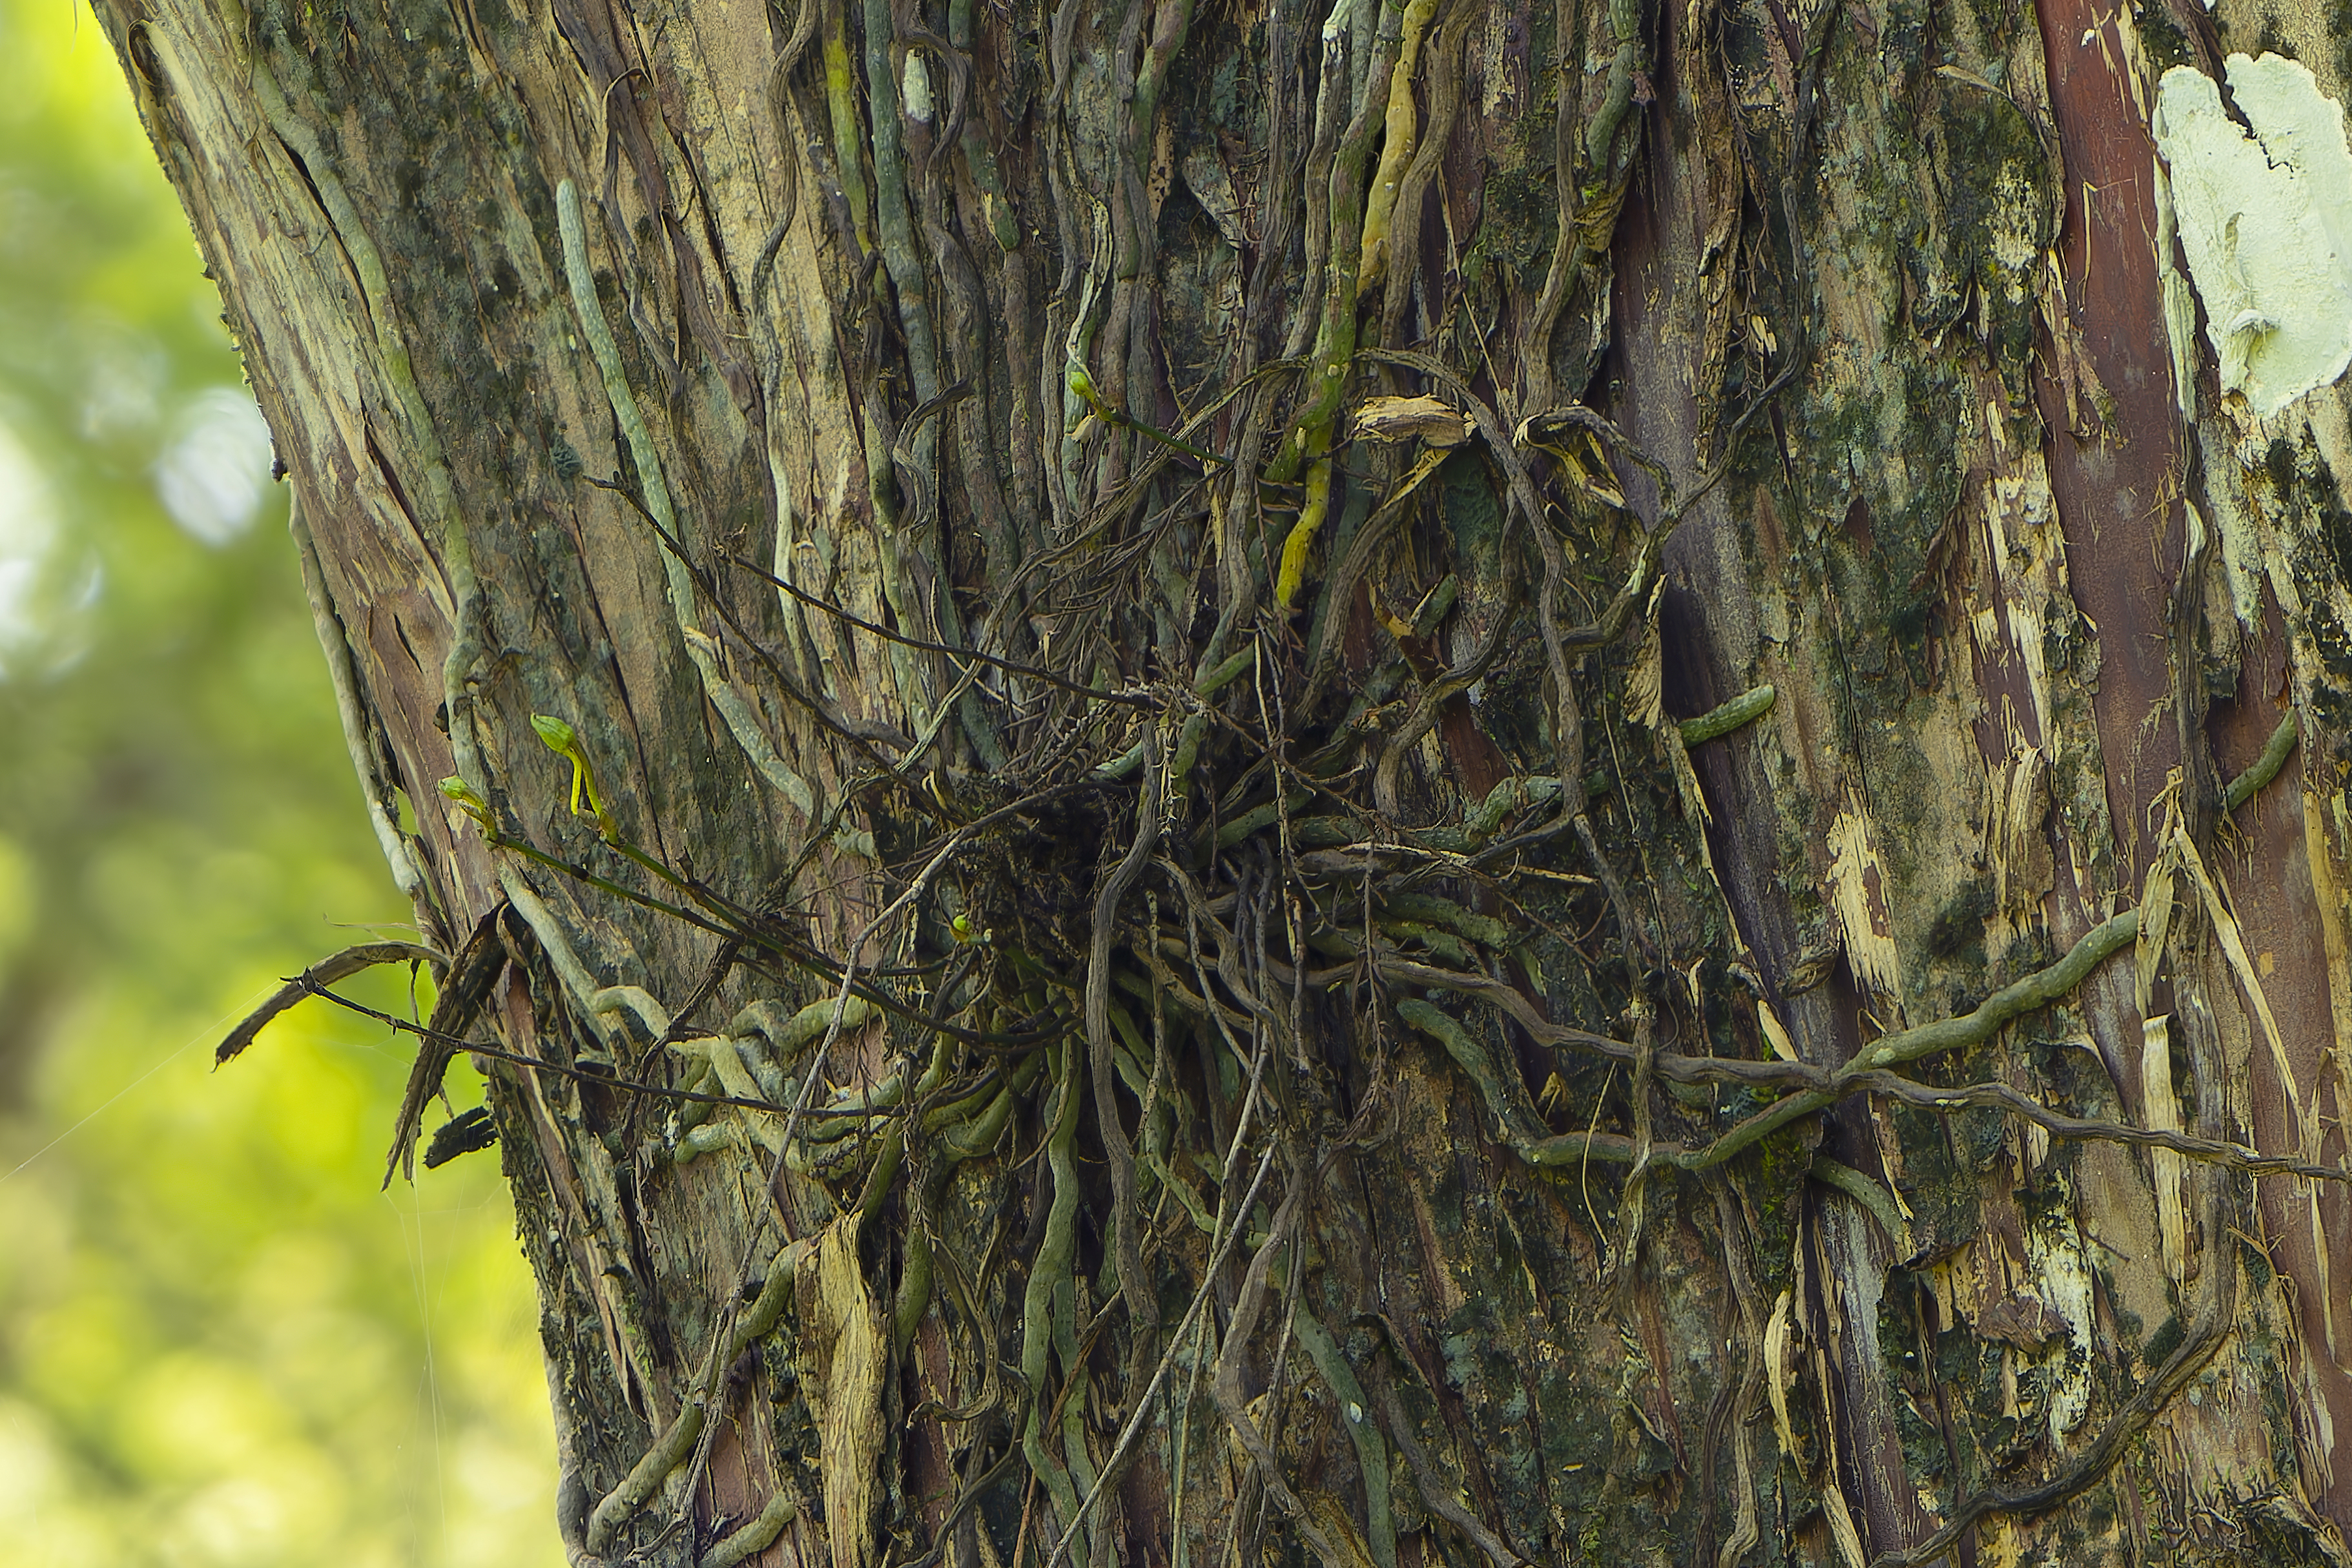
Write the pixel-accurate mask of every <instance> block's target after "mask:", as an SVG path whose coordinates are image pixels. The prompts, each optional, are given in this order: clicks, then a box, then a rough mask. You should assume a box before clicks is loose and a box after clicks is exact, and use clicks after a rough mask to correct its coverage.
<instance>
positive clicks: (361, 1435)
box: [0, 0, 562, 1568]
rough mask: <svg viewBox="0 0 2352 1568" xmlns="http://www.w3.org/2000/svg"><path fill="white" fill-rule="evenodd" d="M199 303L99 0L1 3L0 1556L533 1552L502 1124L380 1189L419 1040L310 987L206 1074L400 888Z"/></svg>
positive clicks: (389, 998)
mask: <svg viewBox="0 0 2352 1568" xmlns="http://www.w3.org/2000/svg"><path fill="white" fill-rule="evenodd" d="M219 310H220V305H219V300H217V298H216V297H215V293H214V290H213V288H212V285H211V284H210V283H209V282H207V281H206V280H205V278H204V276H203V273H202V263H201V260H200V258H198V256H197V254H196V252H195V249H194V245H193V244H192V243H191V241H190V238H189V235H188V229H187V225H186V221H185V219H184V217H183V216H181V213H180V210H179V207H178V205H177V203H176V202H175V201H174V200H173V196H172V195H171V192H170V190H169V189H168V188H167V187H166V185H165V184H164V183H163V177H162V174H160V172H159V171H158V170H157V168H156V164H155V159H154V155H153V153H152V150H151V149H150V147H149V146H148V143H147V141H146V138H145V136H144V134H143V132H142V131H141V130H140V127H139V124H138V121H137V119H136V117H135V115H134V114H133V112H132V110H131V103H130V99H129V94H128V93H127V91H126V90H125V88H124V86H123V82H122V79H121V72H120V70H119V68H117V65H116V63H115V60H114V58H113V56H112V54H111V52H110V50H109V49H108V47H107V46H106V41H105V39H104V37H103V36H102V35H101V34H100V32H99V30H98V27H97V26H96V25H95V24H94V23H93V22H92V21H91V20H90V18H89V16H86V15H82V14H79V12H78V11H77V9H76V8H75V7H74V5H72V4H70V0H0V1568H15V1565H16V1564H19V1563H24V1564H33V1563H41V1564H49V1563H59V1564H64V1563H72V1564H81V1563H170V1564H173V1565H174V1568H182V1565H185V1568H195V1565H199V1564H211V1563H222V1564H230V1563H234V1564H239V1565H247V1564H256V1565H257V1564H268V1563H319V1562H335V1563H352V1564H374V1563H387V1564H389V1563H418V1564H425V1563H431V1564H442V1563H451V1564H456V1563H501V1564H507V1563H540V1562H544V1563H558V1562H560V1561H561V1560H562V1558H561V1551H560V1549H559V1548H558V1547H557V1545H556V1543H555V1531H554V1529H553V1517H552V1489H553V1461H552V1452H551V1450H552V1446H553V1440H552V1436H551V1433H550V1430H549V1425H548V1415H547V1402H546V1393H545V1385H544V1384H543V1381H542V1378H541V1371H540V1355H539V1342H538V1335H537V1333H536V1332H535V1326H536V1313H535V1310H534V1308H533V1306H532V1303H531V1300H530V1284H529V1280H528V1278H527V1276H526V1273H525V1271H524V1268H523V1265H522V1262H521V1259H520V1257H519V1256H518V1254H517V1250H516V1247H515V1244H514V1240H513V1236H512V1224H513V1221H512V1212H511V1209H510V1208H509V1205H508V1203H507V1199H506V1194H505V1192H504V1189H503V1188H502V1186H501V1185H500V1184H499V1180H498V1171H497V1164H496V1156H495V1155H474V1156H472V1157H470V1158H467V1159H465V1160H462V1161H460V1162H458V1163H456V1164H454V1165H451V1166H448V1167H446V1168H445V1169H443V1170H440V1171H436V1172H429V1173H427V1172H420V1173H419V1180H418V1184H417V1185H416V1186H415V1187H414V1188H412V1187H409V1186H407V1185H405V1184H398V1185H395V1187H394V1189H393V1191H392V1192H390V1193H389V1194H383V1193H379V1191H378V1190H377V1183H378V1181H379V1180H380V1178H381V1176H382V1173H383V1145H384V1143H385V1142H386V1141H387V1140H388V1138H389V1136H390V1131H391V1125H392V1115H393V1110H394V1106H395V1105H396V1104H397V1102H398V1100H399V1095H400V1089H401V1085H402V1081H403V1079H404V1076H405V1072H406V1062H407V1058H408V1055H409V1049H408V1047H407V1046H406V1044H405V1043H404V1042H402V1041H398V1040H393V1039H388V1038H386V1037H385V1035H384V1032H383V1030H382V1029H381V1028H380V1027H378V1026H374V1025H373V1024H369V1023H367V1022H365V1021H364V1020H360V1019H356V1018H353V1017H351V1016H347V1015H338V1014H336V1013H334V1012H333V1011H332V1010H331V1009H330V1008H327V1007H326V1006H324V1005H320V1004H317V1003H312V1004H308V1005H305V1006H304V1007H303V1008H301V1009H299V1010H297V1011H296V1012H295V1013H294V1014H292V1015H289V1016H288V1017H287V1018H285V1019H283V1020H281V1021H280V1022H279V1023H278V1024H277V1025H275V1026H272V1027H271V1028H270V1029H269V1030H268V1032H266V1033H265V1034H264V1035H263V1036H262V1037H261V1039H260V1041H259V1042H258V1043H257V1045H256V1046H255V1047H254V1048H253V1049H252V1050H251V1051H250V1052H248V1053H247V1056H246V1057H245V1058H242V1059H240V1060H239V1061H237V1062H236V1064H234V1065H233V1066H231V1067H230V1068H227V1069H226V1070H224V1071H222V1072H221V1073H219V1074H217V1075H215V1074H213V1073H212V1072H211V1071H210V1070H209V1069H210V1068H211V1046H212V1044H213V1043H214V1041H215V1040H216V1039H217V1038H218V1037H219V1036H220V1034H221V1033H222V1031H223V1030H224V1029H226V1026H228V1024H229V1023H230V1022H233V1021H234V1019H235V1017H236V1016H238V1015H239V1014H240V1013H241V1012H242V1011H243V1010H244V1009H245V1008H247V1006H249V1005H251V1004H252V1003H253V1002H254V1001H255V1000H257V998H258V996H259V995H260V994H264V993H265V992H266V990H267V989H268V986H269V985H270V984H273V983H274V980H275V978H276V977H278V976H279V975H284V974H289V973H293V972H294V971H295V970H297V969H299V968H300V967H301V966H302V965H304V964H305V963H309V962H310V961H311V960H313V959H315V958H317V957H319V956H320V955H322V954H323V953H325V952H329V951H331V950H332V949H334V948H336V947H339V946H341V945H343V944H345V943H346V942H352V941H356V940H361V939H362V936H363V934H364V931H362V930H358V929H352V928H374V927H378V926H383V925H390V924H393V923H396V922H398V921H402V920H404V919H405V918H406V913H407V911H406V910H404V908H403V907H402V906H401V904H400V901H399V900H398V898H397V896H396V895H395V894H394V892H393V889H392V888H391V886H390V880H389V878H388V877H387V875H386V873H385V870H384V868H383V862H382V861H381V860H380V859H379V858H377V856H376V852H375V848H374V845H373V839H372V838H371V837H369V835H368V833H367V831H366V828H365V824H364V819H363V817H362V813H361V808H360V803H359V795H358V790H357V786H356V785H355V784H354V783H353V780H352V773H351V767H350V763H349V762H348V760H347V759H346V757H345V754H344V752H343V747H342V741H341V733H340V731H339V730H338V729H337V726H336V722H335V719H334V712H333V707H332V701H331V693H330V691H329V689H328V685H327V680H326V674H325V667H324V665H323V663H322V662H321V660H320V654H319V649H318V645H317V642H316V640H315V639H314V637H313V636H312V633H311V628H310V616H309V612H308V610H307V609H306V608H305V606H304V605H303V603H302V595H301V588H300V583H299V576H298V574H297V571H296V566H295V560H294V553H293V550H292V547H291V545H290V544H289V542H288V540H287V538H286V535H285V531H284V527H283V524H284V521H285V493H284V491H283V489H279V488H278V487H275V486H272V485H270V484H269V483H268V471H267V470H268V447H267V446H266V437H265V436H264V434H263V432H262V431H261V429H260V426H259V424H258V420H257V416H255V415H254V413H253V412H252V409H251V400H250V396H249V395H248V394H247V393H246V392H245V390H244V388H243V385H242V384H241V381H240V378H239V375H238V369H237V362H236V355H235V353H234V352H233V351H232V349H231V347H230V345H229V342H228V338H227V335H226V332H225V331H224V330H223V329H222V327H221V325H220V321H219ZM407 987H408V977H407V976H406V975H405V974H403V973H378V974H377V975H376V976H375V977H373V981H372V983H370V984H362V985H358V986H354V987H353V989H354V990H355V991H359V992H362V993H364V994H366V996H367V998H368V999H369V1000H371V1001H373V1002H374V1003H376V1004H377V1005H384V1006H396V1007H402V1008H405V1007H407V1006H408V1005H411V997H410V995H409V993H408V989H407ZM457 1079H469V1075H468V1074H467V1073H466V1072H465V1071H464V1070H463V1069H462V1068H461V1069H460V1070H459V1071H458V1072H457V1073H454V1074H453V1075H452V1083H453V1087H454V1086H455V1084H456V1083H457ZM459 1092H460V1094H461V1096H466V1097H467V1098H470V1099H475V1100H478V1097H479V1091H478V1086H473V1087H472V1088H471V1089H470V1094H469V1095H467V1091H459ZM463 1102H464V1101H463V1099H461V1103H463Z"/></svg>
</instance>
